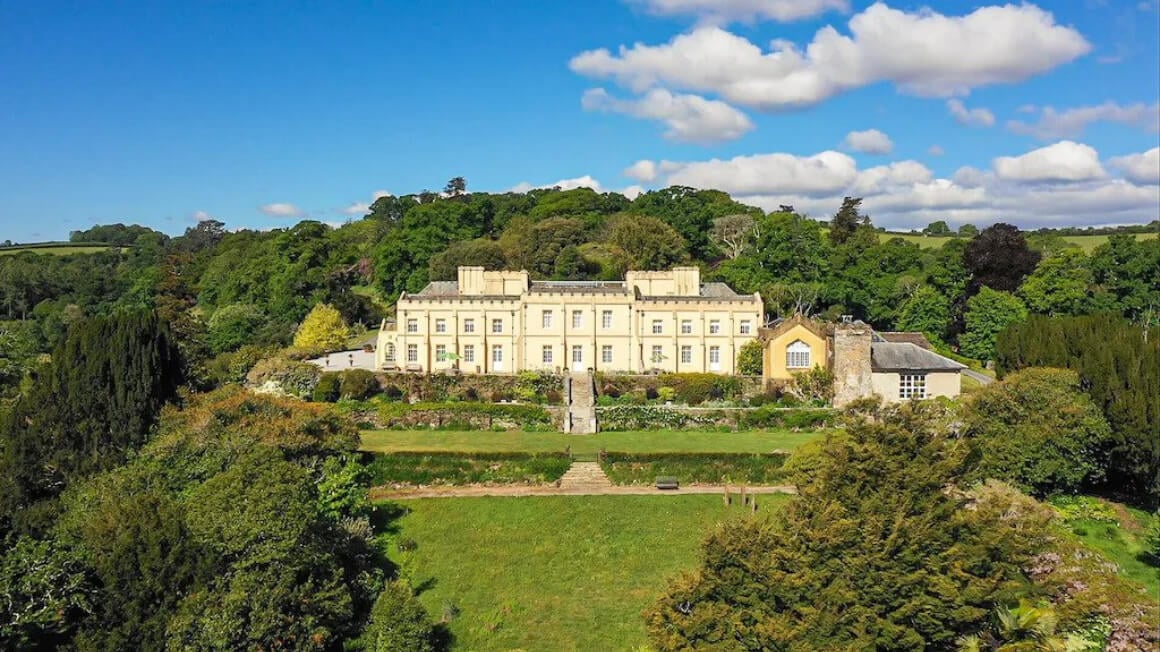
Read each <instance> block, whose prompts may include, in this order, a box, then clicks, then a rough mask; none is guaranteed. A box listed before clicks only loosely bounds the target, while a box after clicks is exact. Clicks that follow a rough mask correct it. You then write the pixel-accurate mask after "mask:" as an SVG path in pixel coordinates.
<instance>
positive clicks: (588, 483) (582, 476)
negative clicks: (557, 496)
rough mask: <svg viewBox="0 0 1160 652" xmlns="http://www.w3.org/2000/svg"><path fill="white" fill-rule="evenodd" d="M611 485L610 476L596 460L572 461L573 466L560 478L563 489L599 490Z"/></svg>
mask: <svg viewBox="0 0 1160 652" xmlns="http://www.w3.org/2000/svg"><path fill="white" fill-rule="evenodd" d="M611 486H612V483H611V482H609V481H608V476H607V475H604V469H602V468H600V464H598V463H596V462H572V466H571V467H569V468H568V471H567V472H566V473H564V475H563V477H561V478H560V490H561V491H575V492H589V491H590V492H598V491H600V490H603V489H608V488H610V487H611Z"/></svg>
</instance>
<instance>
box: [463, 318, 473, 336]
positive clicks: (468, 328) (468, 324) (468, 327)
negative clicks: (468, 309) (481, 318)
mask: <svg viewBox="0 0 1160 652" xmlns="http://www.w3.org/2000/svg"><path fill="white" fill-rule="evenodd" d="M463 332H464V333H474V332H475V320H474V319H472V318H470V317H468V318H467V319H464V320H463Z"/></svg>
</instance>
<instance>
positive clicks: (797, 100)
mask: <svg viewBox="0 0 1160 652" xmlns="http://www.w3.org/2000/svg"><path fill="white" fill-rule="evenodd" d="M849 32H850V33H849V35H845V34H840V33H839V32H838V31H837V30H835V29H834V28H833V27H829V26H827V27H823V28H822V29H820V30H818V32H817V33H816V34H815V35H814V37H813V40H812V41H811V42H810V43H809V44H808V45H806V46H805V47H804V48H798V47H797V46H796V45H794V44H793V43H789V42H786V41H783V40H775V41H773V42H771V43H770V51H769V52H764V51H762V49H761V47H759V46H758V45H755V44H753V43H752V42H750V41H749V40H747V39H745V38H743V37H741V36H738V35H736V34H733V33H731V32H728V31H725V30H723V29H721V28H718V27H706V26H702V27H699V28H696V29H694V30H693V31H692V32H689V33H686V34H681V35H679V36H676V37H674V38H673V39H672V40H671V41H670V42H668V43H666V44H662V45H646V44H643V43H637V44H635V45H633V46H631V47H625V46H622V47H621V48H620V49H619V50H618V51H617V52H616V53H612V52H610V51H609V50H607V49H598V50H590V51H587V52H582V53H581V54H579V55H577V56H575V57H573V59H572V61H571V62H570V66H571V68H572V70H573V71H575V72H577V73H579V74H582V75H586V76H589V77H597V78H611V79H615V80H616V81H617V82H618V83H619V84H621V85H624V86H626V87H628V88H631V89H633V90H635V91H637V92H644V91H645V90H647V89H649V88H651V87H654V86H667V87H670V88H673V89H681V90H692V91H698V92H710V93H715V94H717V95H720V96H721V97H722V99H724V100H727V101H729V102H732V103H735V104H741V105H744V106H750V107H754V108H757V109H760V110H764V111H778V110H787V109H793V108H800V107H806V106H811V105H814V104H817V103H819V102H821V101H823V100H825V99H826V98H828V97H831V96H833V95H836V94H838V93H842V92H844V91H847V90H850V89H854V88H859V87H863V86H867V85H870V84H874V83H877V82H891V83H893V84H894V85H895V86H896V87H898V89H899V90H901V91H903V92H906V93H911V94H915V95H922V96H935V97H948V96H954V95H961V94H964V93H966V92H968V91H970V90H971V89H972V88H977V87H980V86H986V85H989V84H1003V83H1012V82H1017V81H1021V80H1024V79H1027V78H1029V77H1032V76H1034V75H1037V74H1040V73H1043V72H1046V71H1048V70H1051V69H1053V68H1055V67H1057V66H1059V65H1061V64H1063V63H1066V62H1068V61H1071V60H1073V59H1075V58H1076V57H1079V56H1081V55H1083V54H1086V53H1087V52H1088V51H1089V50H1090V49H1091V45H1090V44H1089V43H1088V42H1087V41H1086V40H1085V39H1084V38H1083V36H1081V35H1080V33H1079V32H1077V31H1076V30H1075V29H1073V28H1071V27H1065V26H1062V25H1058V24H1056V23H1055V19H1054V17H1053V16H1052V15H1051V14H1050V13H1048V12H1046V11H1043V10H1042V9H1039V8H1038V7H1035V6H1033V5H1029V4H1024V5H1005V6H1001V7H983V8H980V9H977V10H975V11H974V12H972V13H970V14H967V15H965V16H945V15H943V14H939V13H936V12H934V11H932V10H929V9H924V10H920V11H917V12H913V13H907V12H903V11H899V10H896V9H892V8H890V7H888V6H887V5H885V4H883V3H876V4H874V5H872V6H870V7H869V8H867V9H866V10H865V11H862V12H861V13H859V14H856V15H855V16H853V17H852V18H851V19H850V21H849ZM980 43H985V44H986V47H980V46H979V44H980Z"/></svg>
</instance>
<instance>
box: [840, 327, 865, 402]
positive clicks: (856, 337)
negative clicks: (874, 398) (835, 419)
mask: <svg viewBox="0 0 1160 652" xmlns="http://www.w3.org/2000/svg"><path fill="white" fill-rule="evenodd" d="M871 332H872V330H871V328H870V326H868V325H867V324H864V323H862V322H860V321H856V322H853V323H843V324H838V325H837V326H836V327H835V328H834V364H833V370H834V407H842V406H844V405H846V404H847V403H849V402H850V401H855V400H857V399H860V398H864V397H867V396H870V395H872V394H873V393H874V385H873V383H872V381H871V378H870V341H871Z"/></svg>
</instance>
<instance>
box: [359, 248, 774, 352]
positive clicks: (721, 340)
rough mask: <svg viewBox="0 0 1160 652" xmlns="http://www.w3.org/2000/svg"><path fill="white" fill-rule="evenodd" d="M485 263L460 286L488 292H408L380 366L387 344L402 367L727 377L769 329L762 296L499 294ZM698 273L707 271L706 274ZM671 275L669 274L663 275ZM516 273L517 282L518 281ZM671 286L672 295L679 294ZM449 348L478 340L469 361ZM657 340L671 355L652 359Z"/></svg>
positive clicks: (383, 335) (690, 275)
mask: <svg viewBox="0 0 1160 652" xmlns="http://www.w3.org/2000/svg"><path fill="white" fill-rule="evenodd" d="M695 272H697V270H696V268H689V270H687V271H686V272H682V273H684V274H685V278H684V279H682V280H681V283H687V284H688V283H692V284H695V286H696V287H697V288H698V291H699V283H700V281H699V277H698V276H697V275H696V274H694V273H695ZM492 274H496V275H497V278H498V274H499V273H493V272H483V271H482V270H478V269H477V268H461V269H460V275H459V278H460V283H461V284H462V283H469V284H470V283H482V284H483V286H484V290H485V292H484V293H483V294H475V295H469V296H458V297H423V296H418V295H404V296H403V297H401V298H400V299H399V303H398V305H397V306H396V326H395V329H394V330H381V331H380V333H379V345H378V349H377V358H378V363H379V366H380V368H381V367H382V365H383V364H384V363H385V362H386V360H385V358H386V355H387V351H388V350H389V345H390V344H394V346H395V350H396V356H395V358H396V361H395V364H396V366H397V368H399V369H408V368H410V369H412V370H414V371H439V370H441V369H446V368H451V367H458V368H459V369H460V370H461V371H462V372H463V373H515V372H518V371H521V370H524V369H535V370H550V371H553V372H554V371H557V370H559V371H568V370H573V369H575V370H585V369H588V368H594V369H597V370H600V371H609V372H627V373H641V372H644V371H648V370H650V369H654V368H655V369H661V370H663V371H678V372H704V371H710V372H715V373H723V374H729V373H734V372H735V371H736V360H737V351H738V349H740V347H741V346H742V345H743V344H745V343H746V342H748V341H750V340H752V339H754V338H756V336H757V330H758V328H759V327H760V326H761V316H762V303H761V299H760V297H756V296H742V297H738V298H737V299H736V300H731V301H728V300H727V301H721V300H700V299H697V298H693V297H688V298H678V297H676V296H673V298H671V299H667V298H661V299H654V300H647V301H637V300H636V299H635V297H634V295H633V294H629V293H607V292H599V291H593V292H583V291H579V292H577V291H568V292H551V291H536V292H525V293H523V294H522V295H521V296H512V297H511V298H507V297H497V295H496V294H492V293H491V292H490V291H486V290H487V288H486V286H487V284H488V283H489V282H490V281H488V280H487V279H486V276H487V275H492ZM511 274H513V273H510V272H507V273H503V275H504V277H505V279H504V280H505V282H510V283H516V284H518V283H521V282H523V281H521V280H520V278H519V277H510V275H511ZM630 274H638V275H639V274H645V275H650V274H651V275H657V276H658V278H657V279H646V280H649V282H652V281H656V282H657V283H663V282H668V283H670V284H672V285H673V287H674V288H675V287H676V281H674V280H673V277H674V275H673V273H672V272H659V273H658V272H647V273H642V272H630ZM698 274H699V273H698ZM663 275H667V277H668V280H667V281H665V279H664V278H659V277H660V276H663ZM513 278H514V280H513ZM671 294H672V293H671V292H670V296H671ZM545 310H548V311H551V315H552V317H551V323H550V325H549V326H546V327H545V326H544V322H543V313H544V311H545ZM576 311H579V313H580V314H581V320H580V325H579V326H578V327H577V326H573V313H574V312H576ZM605 311H611V313H612V323H611V325H610V327H607V328H606V327H605V326H604V321H603V313H604V312H605ZM493 318H500V319H502V320H503V323H504V332H503V333H502V334H499V335H497V334H494V333H492V332H491V320H492V319H493ZM409 319H415V320H416V323H417V325H418V331H417V332H415V333H408V332H407V330H406V329H407V321H408V320H409ZM440 319H443V320H445V324H446V329H445V332H443V333H439V332H436V330H437V323H438V320H440ZM467 319H474V321H475V332H474V333H466V332H464V329H463V324H464V321H465V320H467ZM654 319H656V320H660V321H661V322H662V328H661V333H660V334H654V333H653V332H652V322H653V320H654ZM683 320H689V321H690V322H691V325H692V332H691V333H681V322H682V321H683ZM712 321H717V322H719V323H720V332H719V333H716V334H714V333H710V332H709V331H710V323H711V322H712ZM743 321H746V322H748V324H749V332H748V334H743V333H741V324H742V322H743ZM411 344H414V345H415V346H416V352H417V357H418V361H417V362H413V363H412V362H408V361H407V350H408V349H407V347H408V345H411ZM497 344H498V345H500V346H502V347H503V351H504V362H503V366H502V368H498V369H497V368H496V367H495V365H494V364H493V362H492V347H493V346H495V345H497ZM438 345H443V346H445V347H446V350H447V351H448V352H453V353H457V354H459V355H460V356H462V355H463V354H464V347H465V346H467V345H471V346H474V347H475V360H474V362H468V361H466V360H459V361H450V360H448V361H442V362H440V361H438V360H437V359H436V347H437V346H438ZM544 346H550V347H552V361H551V363H544V362H543V347H544ZM577 346H578V347H580V351H581V357H582V360H581V362H580V363H579V364H577V365H573V347H577ZM653 346H660V347H661V351H662V355H663V356H664V359H663V360H662V361H661V362H660V363H653V362H652V351H653V348H652V347H653ZM682 346H688V347H690V353H691V359H690V361H689V362H681V347H682ZM714 346H715V347H718V348H719V351H720V362H719V363H718V364H717V365H715V366H714V365H711V364H710V362H709V358H710V350H711V347H714ZM605 347H612V362H605V361H604V357H603V351H604V348H605Z"/></svg>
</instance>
